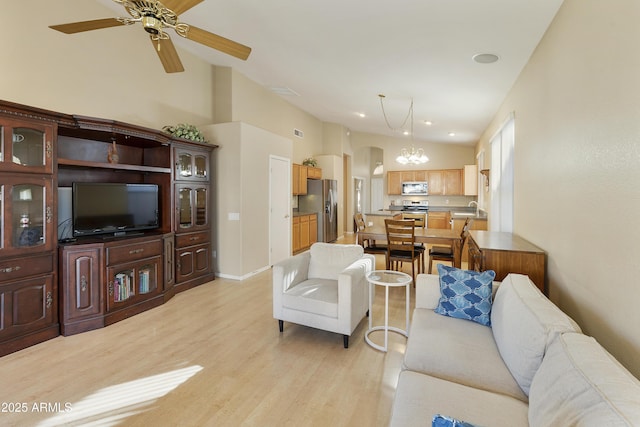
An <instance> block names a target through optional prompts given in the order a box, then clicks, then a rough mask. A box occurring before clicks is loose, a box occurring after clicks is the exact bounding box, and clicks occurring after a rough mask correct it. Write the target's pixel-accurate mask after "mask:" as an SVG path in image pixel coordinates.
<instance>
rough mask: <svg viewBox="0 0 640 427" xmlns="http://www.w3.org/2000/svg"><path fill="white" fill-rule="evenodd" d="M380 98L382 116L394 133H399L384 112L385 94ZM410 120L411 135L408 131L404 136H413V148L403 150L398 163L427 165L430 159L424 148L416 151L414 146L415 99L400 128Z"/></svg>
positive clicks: (397, 159)
mask: <svg viewBox="0 0 640 427" xmlns="http://www.w3.org/2000/svg"><path fill="white" fill-rule="evenodd" d="M378 97H379V98H380V107H381V108H382V115H383V116H384V121H385V123H386V124H387V127H388V128H389V129H391V130H393V131H397V130H399V129H397V128H394V127H393V126H391V124H390V123H389V119H388V118H387V113H386V111H385V110H384V103H383V102H382V101H383V99H384V98H385V96H384V95H383V94H380V95H378ZM409 119H410V129H411V131H410V133H409V132H408V131H405V132H404V134H405V135H407V134H410V135H411V147H409V148H403V149H402V150H400V155H399V156H398V157H396V162H398V163H400V164H403V165H408V164H411V165H420V164H423V163H427V162H428V161H429V158H428V157H427V156H426V155H425V154H424V150H423V149H422V148H418V149H416V148H415V147H414V146H413V98H411V104H410V105H409V111H408V112H407V116H406V117H405V118H404V121H403V122H402V124H401V125H400V128H402V127H404V125H406V124H407V120H409Z"/></svg>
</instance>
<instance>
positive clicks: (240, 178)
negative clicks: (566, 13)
mask: <svg viewBox="0 0 640 427" xmlns="http://www.w3.org/2000/svg"><path fill="white" fill-rule="evenodd" d="M202 132H203V133H204V134H205V136H207V138H209V139H211V140H212V141H213V142H215V143H216V144H217V145H219V146H220V148H218V150H217V151H216V157H217V159H216V163H217V167H216V174H215V178H214V179H215V182H216V190H215V191H216V193H217V196H216V205H217V207H218V208H217V218H216V219H215V224H216V232H215V233H214V234H215V236H216V240H217V247H219V248H220V250H219V251H218V254H217V260H216V263H215V264H216V274H217V275H219V276H221V277H227V278H232V279H244V278H246V277H249V276H251V275H252V274H255V273H256V272H259V271H262V270H264V269H266V268H269V267H270V265H269V191H270V190H269V156H270V155H277V156H281V157H286V158H291V156H292V143H291V140H289V139H286V138H283V137H281V136H279V135H275V134H272V133H270V132H267V131H264V130H262V129H259V128H257V127H255V126H252V125H249V124H246V123H239V122H234V123H222V124H216V125H210V126H204V127H203V128H202ZM236 218H237V219H236Z"/></svg>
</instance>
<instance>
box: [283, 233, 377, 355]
mask: <svg viewBox="0 0 640 427" xmlns="http://www.w3.org/2000/svg"><path fill="white" fill-rule="evenodd" d="M374 266H375V258H374V256H373V255H370V254H365V253H364V250H363V249H362V246H360V245H340V244H330V243H314V244H313V245H312V246H311V249H310V250H309V251H307V252H303V253H301V254H298V255H295V256H293V257H291V258H288V259H286V260H284V261H282V262H280V263H278V264H276V265H274V266H273V317H274V318H275V319H277V320H278V326H279V328H280V332H282V331H283V330H284V322H285V321H287V322H292V323H297V324H299V325H304V326H310V327H312V328H317V329H322V330H325V331H330V332H335V333H338V334H342V335H343V342H344V348H348V347H349V337H350V336H351V333H352V332H353V331H354V330H355V328H356V326H358V324H359V323H360V321H361V320H362V319H363V318H364V317H365V316H366V315H367V310H368V309H369V293H368V286H367V280H366V278H365V275H366V273H368V272H369V271H372V270H373V269H374Z"/></svg>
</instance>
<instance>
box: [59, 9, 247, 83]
mask: <svg viewBox="0 0 640 427" xmlns="http://www.w3.org/2000/svg"><path fill="white" fill-rule="evenodd" d="M113 1H114V2H116V3H119V4H121V5H122V6H123V7H124V8H125V10H126V11H127V12H128V13H129V15H131V17H125V18H105V19H96V20H92V21H82V22H73V23H70V24H61V25H51V26H49V28H52V29H54V30H57V31H60V32H63V33H65V34H75V33H81V32H84V31H91V30H99V29H102V28H109V27H117V26H119V25H132V24H135V23H137V22H141V23H142V27H143V28H144V30H145V31H146V32H147V33H149V37H150V38H151V43H153V45H154V47H155V50H156V53H157V54H158V57H159V58H160V62H162V65H163V67H164V70H165V71H166V72H167V73H178V72H181V71H184V67H183V66H182V62H180V58H179V57H178V53H177V52H176V48H175V46H174V45H173V42H172V41H171V39H170V38H169V35H168V34H167V33H166V31H165V30H166V29H167V28H172V29H173V30H174V31H175V32H176V33H177V34H178V35H179V36H182V37H184V38H187V39H189V40H193V41H194V42H196V43H200V44H203V45H205V46H208V47H211V48H213V49H216V50H219V51H221V52H224V53H226V54H229V55H231V56H235V57H236V58H239V59H242V60H246V59H247V58H248V57H249V54H250V53H251V48H250V47H248V46H245V45H242V44H240V43H237V42H234V41H233V40H229V39H226V38H224V37H221V36H218V35H216V34H213V33H210V32H208V31H205V30H203V29H200V28H198V27H194V26H193V25H189V24H185V23H183V22H180V21H179V19H178V15H180V14H182V13H184V12H186V11H187V10H189V9H191V8H192V7H194V6H196V5H197V4H199V3H201V2H202V1H203V0H163V1H162V3H161V2H159V1H155V0H113Z"/></svg>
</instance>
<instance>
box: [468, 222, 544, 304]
mask: <svg viewBox="0 0 640 427" xmlns="http://www.w3.org/2000/svg"><path fill="white" fill-rule="evenodd" d="M546 257H547V256H546V253H545V252H544V251H543V250H542V249H540V248H539V247H537V246H535V245H534V244H532V243H531V242H528V241H527V240H525V239H523V238H521V237H519V236H518V235H516V234H513V233H504V232H495V231H482V230H470V231H469V269H470V270H476V271H484V270H493V271H495V272H496V278H495V280H497V281H501V280H503V279H504V278H505V277H506V276H507V274H509V273H519V274H526V275H527V276H529V278H530V279H531V280H532V281H533V283H535V284H536V286H537V287H538V288H539V289H540V290H541V291H542V292H544V293H545V295H546V294H547V292H546V280H545V276H546V274H545V273H546Z"/></svg>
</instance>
